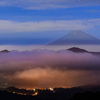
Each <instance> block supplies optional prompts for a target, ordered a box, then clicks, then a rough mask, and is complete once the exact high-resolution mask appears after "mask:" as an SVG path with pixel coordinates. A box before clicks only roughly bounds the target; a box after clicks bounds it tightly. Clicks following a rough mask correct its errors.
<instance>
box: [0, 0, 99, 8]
mask: <svg viewBox="0 0 100 100" xmlns="http://www.w3.org/2000/svg"><path fill="white" fill-rule="evenodd" d="M0 5H1V6H15V7H22V8H25V9H33V10H34V9H57V8H68V7H79V6H95V5H100V0H1V1H0Z"/></svg>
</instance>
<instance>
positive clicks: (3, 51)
mask: <svg viewBox="0 0 100 100" xmlns="http://www.w3.org/2000/svg"><path fill="white" fill-rule="evenodd" d="M0 52H2V53H8V52H10V51H8V50H7V49H5V50H2V51H0Z"/></svg>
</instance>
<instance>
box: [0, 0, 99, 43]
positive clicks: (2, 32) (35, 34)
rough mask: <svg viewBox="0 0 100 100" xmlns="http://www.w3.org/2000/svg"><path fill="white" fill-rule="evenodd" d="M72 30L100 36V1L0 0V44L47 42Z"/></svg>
mask: <svg viewBox="0 0 100 100" xmlns="http://www.w3.org/2000/svg"><path fill="white" fill-rule="evenodd" d="M71 30H83V31H85V32H88V33H89V34H91V35H93V36H95V37H97V38H99V39H100V0H0V45H31V44H39V45H40V44H48V43H50V42H52V41H54V40H56V39H59V38H60V37H62V36H64V35H65V34H67V33H68V32H70V31H71Z"/></svg>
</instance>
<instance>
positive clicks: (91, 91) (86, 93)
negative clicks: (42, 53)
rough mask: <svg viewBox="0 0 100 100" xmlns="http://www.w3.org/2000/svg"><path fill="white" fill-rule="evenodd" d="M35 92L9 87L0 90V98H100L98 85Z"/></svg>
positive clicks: (42, 99)
mask: <svg viewBox="0 0 100 100" xmlns="http://www.w3.org/2000/svg"><path fill="white" fill-rule="evenodd" d="M8 91H9V92H8ZM13 91H15V92H13ZM36 92H38V95H36V96H33V95H32V91H29V90H28V91H27V90H25V89H24V90H23V89H18V88H15V87H9V88H7V89H5V90H2V89H1V90H0V100H100V86H95V87H84V88H83V87H73V88H54V90H53V91H52V90H49V89H46V90H41V89H37V90H36ZM25 93H27V95H25ZM33 94H34V92H33Z"/></svg>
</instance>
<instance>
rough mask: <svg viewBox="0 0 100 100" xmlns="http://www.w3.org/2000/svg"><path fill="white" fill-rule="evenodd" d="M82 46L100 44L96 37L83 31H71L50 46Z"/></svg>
mask: <svg viewBox="0 0 100 100" xmlns="http://www.w3.org/2000/svg"><path fill="white" fill-rule="evenodd" d="M75 44H76V45H81V44H83V45H84V44H100V40H99V39H97V38H96V37H94V36H92V35H90V34H88V33H86V32H83V31H81V30H75V31H71V32H69V33H68V34H66V35H65V36H63V37H62V38H60V39H58V40H56V41H54V42H52V43H50V44H49V45H75Z"/></svg>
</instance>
